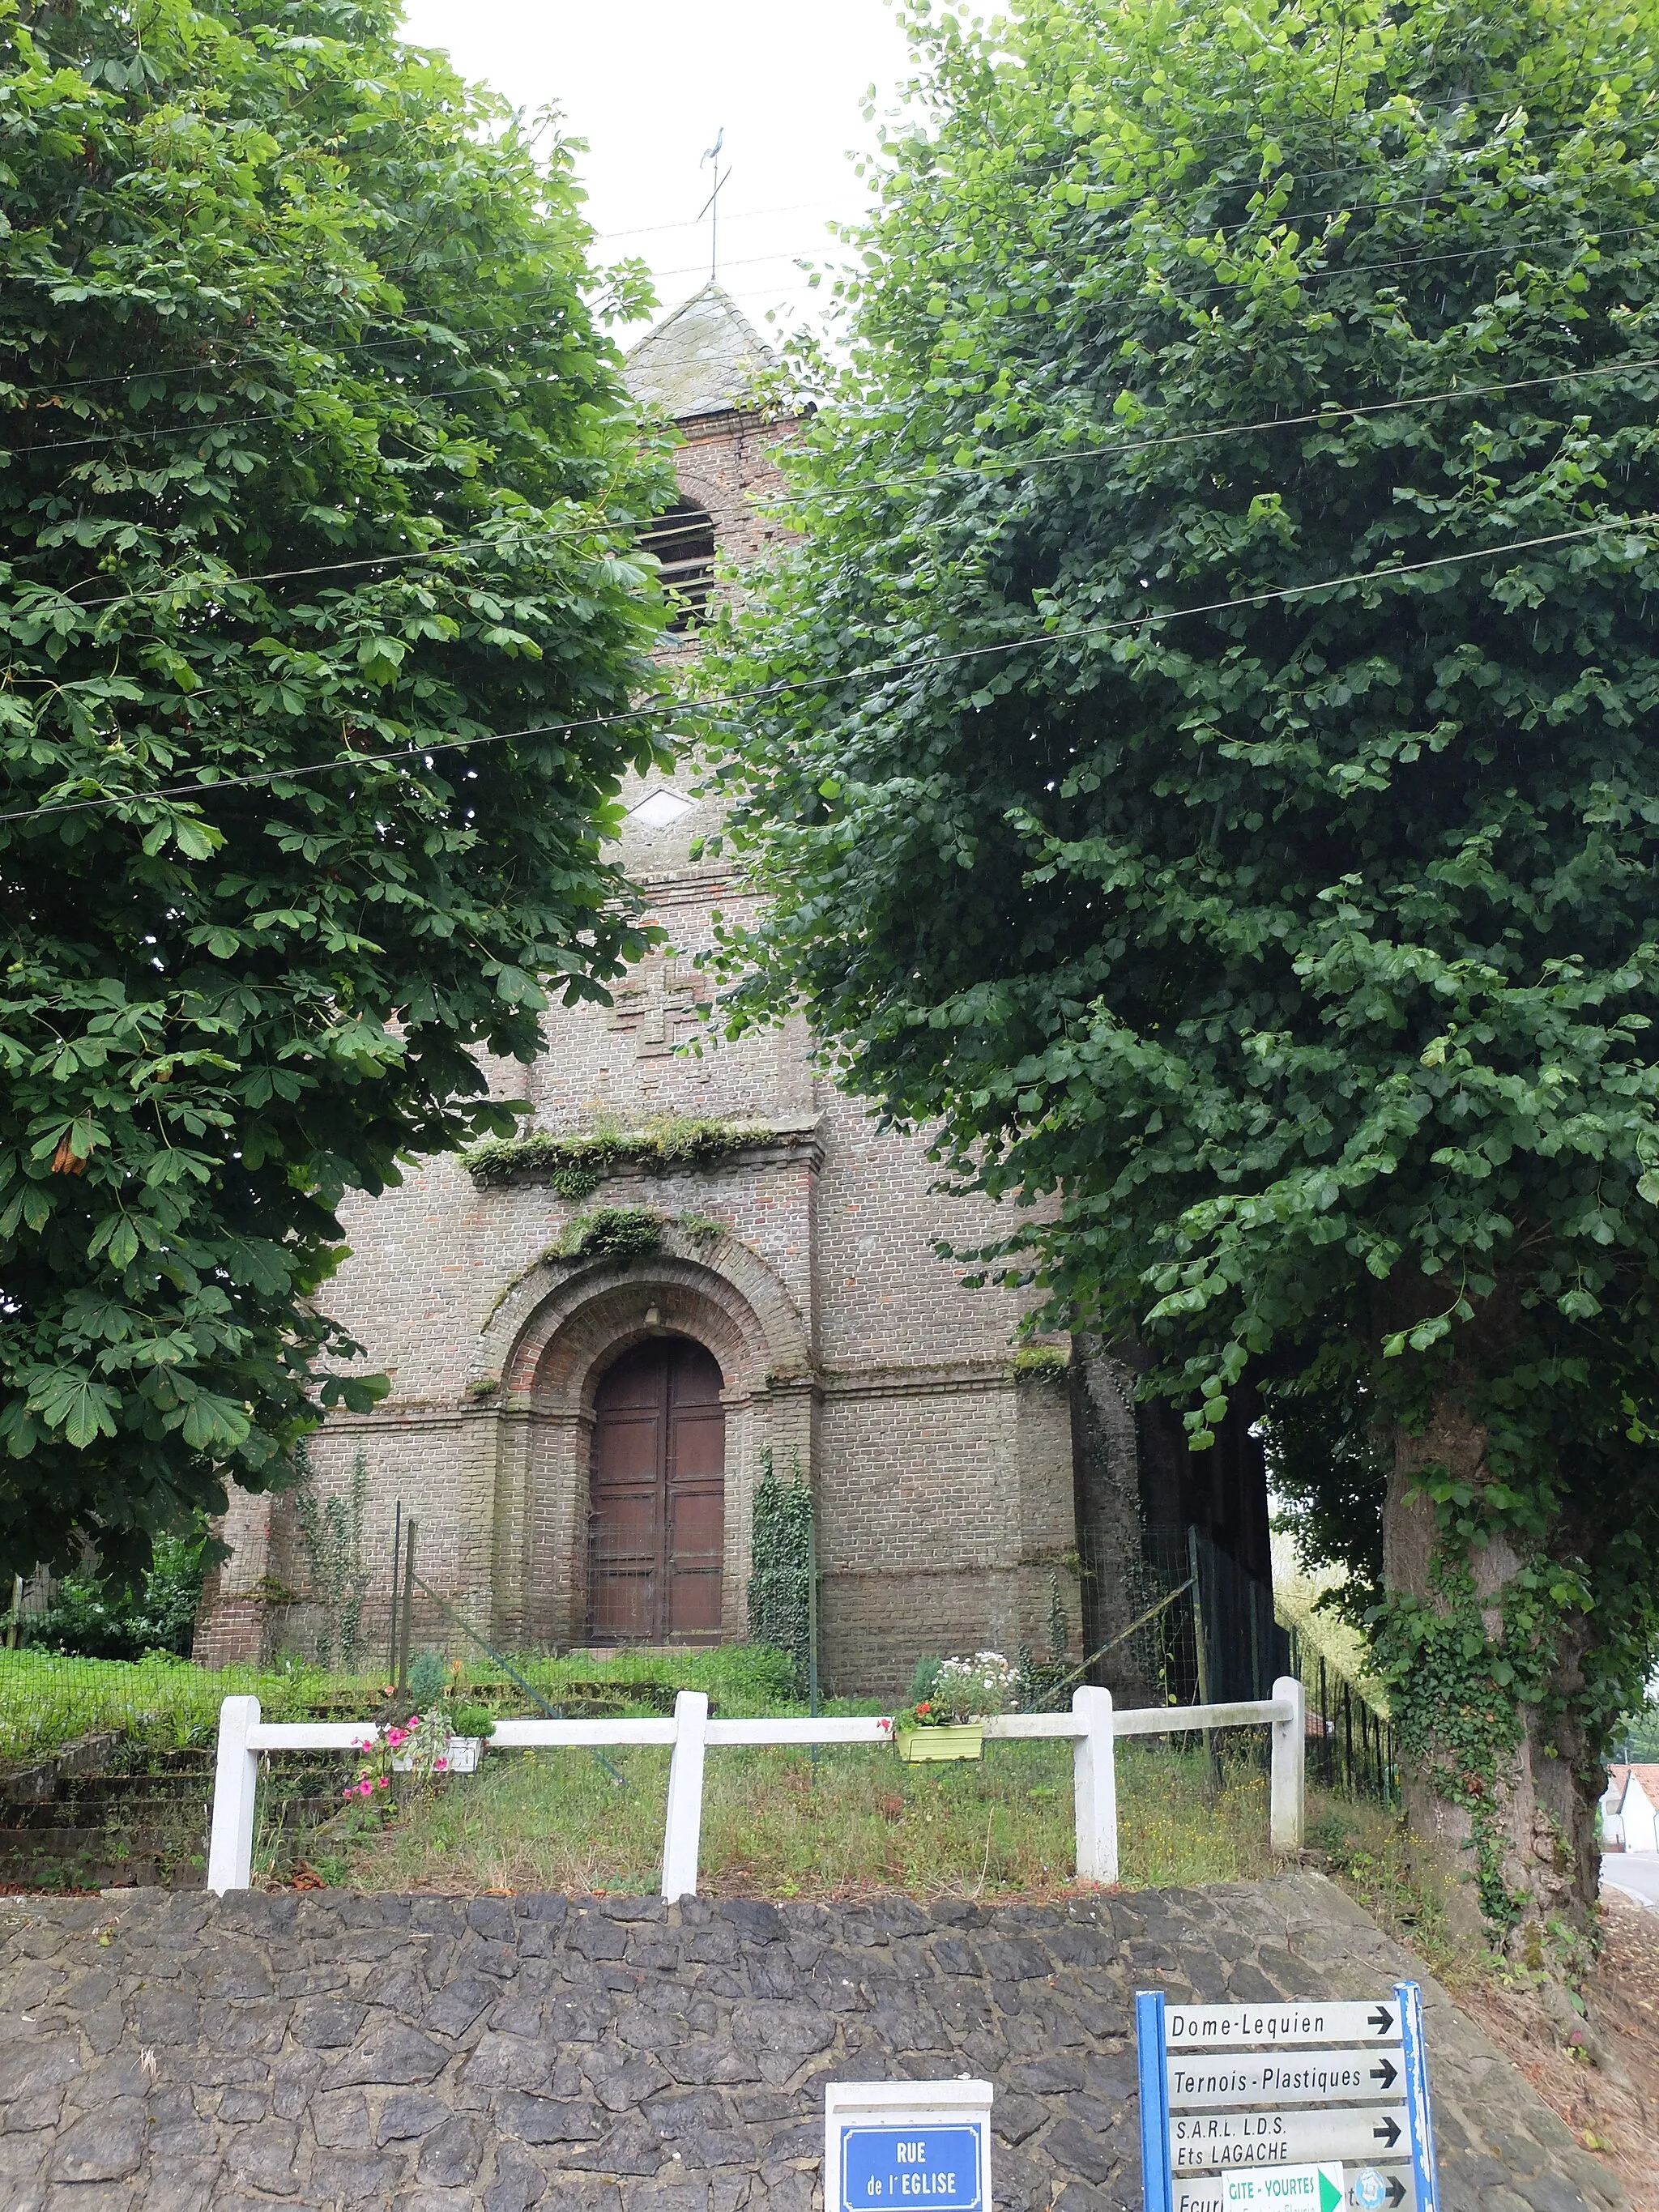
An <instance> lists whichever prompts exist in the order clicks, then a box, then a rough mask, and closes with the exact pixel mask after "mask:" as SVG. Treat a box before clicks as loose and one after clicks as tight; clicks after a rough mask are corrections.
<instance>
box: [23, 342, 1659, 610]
mask: <svg viewBox="0 0 1659 2212" xmlns="http://www.w3.org/2000/svg"><path fill="white" fill-rule="evenodd" d="M1647 369H1656V370H1659V355H1653V356H1647V357H1644V358H1643V359H1640V360H1637V361H1625V362H1604V363H1603V364H1602V365H1601V367H1599V368H1565V369H1559V370H1557V371H1556V372H1555V373H1554V374H1551V375H1548V376H1528V377H1516V378H1513V379H1510V380H1508V381H1507V382H1503V383H1496V384H1474V385H1464V386H1456V387H1454V388H1452V389H1449V390H1447V391H1444V392H1423V393H1419V394H1418V395H1416V396H1415V397H1413V398H1401V399H1379V400H1375V401H1370V402H1367V403H1364V404H1361V405H1358V406H1341V405H1338V404H1335V403H1332V404H1328V405H1325V406H1323V407H1321V408H1318V409H1315V410H1310V411H1308V412H1307V413H1305V414H1302V415H1270V416H1261V417H1260V418H1259V419H1258V420H1256V421H1255V422H1222V423H1217V424H1214V425H1212V427H1210V428H1206V429H1201V430H1174V431H1170V432H1168V433H1166V434H1165V435H1162V436H1159V437H1156V438H1139V439H1136V440H1133V441H1131V442H1128V443H1119V444H1116V445H1112V446H1093V447H1067V448H1066V450H1064V451H1063V452H1060V453H1013V454H1010V455H1008V456H1007V457H1006V459H1001V458H997V459H988V460H981V461H975V462H945V463H944V464H943V465H941V466H940V467H939V468H938V469H933V470H927V471H920V470H919V471H912V472H910V473H908V474H905V475H896V476H889V477H868V478H866V479H865V480H864V481H863V482H862V483H857V484H855V485H854V486H852V487H850V488H849V489H848V492H846V493H844V494H842V493H838V492H837V491H836V489H833V488H832V489H831V490H830V491H829V493H828V494H827V495H826V496H827V497H829V498H832V499H833V498H836V497H837V496H840V497H843V498H847V497H853V498H855V497H857V496H858V495H861V494H863V493H866V492H871V491H887V490H893V489H900V488H902V487H903V486H905V485H907V484H937V483H942V482H943V481H944V480H945V479H946V478H948V477H969V476H982V477H992V476H995V475H998V474H1000V473H1004V472H1017V471H1020V470H1022V469H1038V468H1051V467H1063V466H1066V465H1070V464H1073V463H1079V462H1084V461H1098V460H1108V461H1121V460H1129V459H1133V458H1134V457H1135V455H1137V454H1139V453H1154V452H1158V451H1160V450H1163V449H1166V448H1169V447H1177V446H1188V445H1195V444H1200V443H1202V442H1205V441H1211V440H1220V439H1225V438H1243V437H1255V436H1259V435H1261V434H1262V433H1264V432H1266V431H1269V430H1292V429H1307V428H1322V427H1330V426H1334V425H1337V424H1340V423H1343V422H1356V421H1363V420H1364V419H1366V418H1368V417H1369V416H1373V415H1391V414H1396V413H1399V412H1400V411H1401V410H1403V409H1407V408H1413V407H1434V406H1443V405H1448V404H1452V403H1455V402H1456V401H1458V400H1468V399H1484V398H1493V397H1494V396H1499V395H1502V394H1504V393H1507V392H1531V391H1536V390H1540V389H1543V388H1546V387H1548V386H1553V385H1557V384H1573V383H1583V382H1589V381H1592V380H1596V379H1598V378H1602V377H1611V376H1630V375H1636V374H1640V373H1641V372H1643V371H1644V370H1647ZM631 527H634V523H633V519H632V518H622V517H618V518H616V519H615V520H613V519H611V517H609V516H606V515H603V514H600V515H596V516H594V517H593V518H592V520H591V521H589V522H587V523H586V524H585V525H584V526H582V527H581V528H580V530H573V531H570V532H550V533H549V534H550V535H552V536H555V537H558V538H565V539H567V540H570V541H574V540H575V539H577V538H582V537H586V536H588V535H590V534H591V533H592V532H596V531H603V530H622V529H628V528H631ZM707 528H708V524H707V523H705V522H701V521H687V522H685V523H684V524H683V525H681V526H677V527H674V528H670V529H666V530H665V529H661V528H653V529H650V530H646V531H641V532H639V533H638V536H637V538H636V540H635V543H636V544H639V545H641V546H653V545H658V544H668V543H670V542H671V541H673V540H676V539H678V538H687V537H696V536H698V535H700V534H701V533H702V532H703V531H705V530H706V529H707ZM491 547H500V548H501V550H509V551H510V550H513V549H512V547H511V545H510V544H503V541H502V540H501V539H499V538H450V539H447V540H445V541H443V542H442V543H441V544H435V545H431V546H426V547H422V548H420V549H418V550H414V551H411V552H407V553H365V554H362V555H359V556H357V557H356V559H354V560H349V561H327V562H311V563H308V564H307V565H306V566H304V567H301V568H263V569H256V570H253V571H251V572H249V573H247V574H237V575H228V576H216V575H210V574H196V575H194V576H179V577H176V578H174V579H173V580H172V581H171V582H169V583H167V584H165V585H149V586H143V588H141V589H137V590H134V591H131V592H111V593H110V594H108V595H107V596H106V597H105V598H103V599H71V598H70V596H69V594H70V591H71V590H72V589H73V588H74V587H73V586H63V587H61V589H60V591H59V594H58V596H59V597H60V598H61V599H64V601H65V603H66V604H67V605H70V606H72V607H75V608H76V609H77V610H79V611H82V612H84V613H88V614H90V613H92V612H93V611H94V610H95V609H97V608H100V607H112V606H120V605H124V604H126V603H128V602H131V601H136V600H142V599H163V598H165V597H167V594H168V593H169V592H178V591H183V590H186V589H188V588H189V587H190V586H191V585H198V584H199V585H202V586H206V587H207V588H208V589H209V590H210V591H221V590H225V589H228V587H229V586H233V585H237V584H271V583H284V582H287V581H289V580H292V579H295V578H300V577H309V576H328V575H337V574H345V573H348V572H349V571H351V570H353V569H357V568H393V567H404V566H406V565H407V564H408V563H410V562H416V561H439V560H442V559H444V558H445V557H446V556H450V555H453V554H458V553H467V552H477V551H482V550H489V548H491ZM39 588H40V589H41V590H42V591H46V590H49V589H50V588H51V587H50V586H44V585H43V586H40V587H39Z"/></svg>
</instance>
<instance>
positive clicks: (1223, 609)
mask: <svg viewBox="0 0 1659 2212" xmlns="http://www.w3.org/2000/svg"><path fill="white" fill-rule="evenodd" d="M1656 522H1659V514H1653V513H1644V514H1633V515H1617V516H1613V517H1611V518H1609V519H1608V520H1606V521H1603V522H1595V523H1589V524H1587V525H1586V526H1583V528H1581V529H1577V530H1559V531H1553V532H1550V533H1549V534H1548V535H1547V536H1545V537H1541V538H1518V539H1515V540H1512V541H1511V542H1510V543H1509V544H1504V545H1486V546H1480V547H1477V548H1475V549H1474V550H1472V551H1470V552H1467V553H1442V554H1437V555H1435V556H1432V557H1431V558H1430V559H1428V560H1426V561H1409V562H1401V563H1398V564H1397V565H1395V567H1392V568H1368V569H1363V570H1359V571H1356V572H1354V573H1352V574H1348V575H1343V576H1327V577H1323V578H1322V579H1320V580H1318V581H1316V582H1313V583H1307V584H1287V585H1282V586H1275V587H1273V589H1270V590H1268V591H1264V592H1246V593H1244V594H1243V596H1242V597H1240V598H1237V599H1211V600H1207V601H1206V602H1204V603H1202V604H1201V605H1197V606H1191V607H1170V608H1166V609H1164V610H1162V611H1159V610H1157V609H1151V608H1149V609H1148V610H1146V611H1145V612H1144V613H1141V614H1137V615H1128V616H1125V617H1121V619H1119V620H1117V621H1115V622H1106V623H1084V624H1082V625H1080V626H1079V627H1078V628H1076V629H1066V630H1034V631H1028V632H1026V633H1024V635H1020V636H1018V637H1013V638H1006V639H1000V640H996V641H993V642H991V643H989V644H987V645H973V646H967V647H963V648H962V649H961V650H960V651H958V652H956V653H933V654H928V655H927V656H925V657H923V658H921V659H900V660H888V661H874V662H872V663H870V664H869V665H866V666H865V667H863V668H851V669H845V670H834V671H828V672H826V673H825V674H823V675H821V676H805V677H797V678H785V679H783V680H782V681H781V682H779V683H776V684H756V685H753V686H751V687H750V689H749V690H744V691H732V692H727V693H725V694H724V695H720V696H715V697H714V698H712V699H701V700H700V699H696V698H692V699H685V698H680V699H674V700H665V701H663V702H660V703H659V704H655V705H653V704H652V703H650V702H644V703H642V704H641V705H640V706H638V707H634V708H629V709H628V710H627V711H626V712H625V713H622V714H591V715H587V716H585V717H583V718H582V719H580V720H574V721H567V722H543V723H537V724H532V725H531V726H528V727H526V728H525V729H520V730H489V731H484V732H481V733H480V734H479V735H478V736H477V737H474V738H432V739H430V740H428V741H426V742H424V743H422V744H410V745H403V746H398V747H395V748H394V749H393V750H391V751H390V752H384V753H366V754H351V755H347V756H345V757H343V758H340V759H337V760H331V761H313V762H312V763H309V764H308V765H302V766H300V767H296V768H276V769H258V770H257V771H255V772H254V773H253V774H252V775H234V776H220V777H216V778H215V779H214V780H213V781H206V782H204V781H201V780H200V779H199V778H198V780H197V781H196V782H195V783H181V784H169V785H164V786H162V787H161V788H160V789H157V790H155V791H149V792H129V793H123V794H121V795H120V796H118V797H105V798H101V799H66V800H60V801H57V802H55V803H53V804H52V805H46V806H31V807H23V808H20V809H18V810H16V811H13V812H11V813H7V814H0V824H3V823H11V822H30V821H35V820H39V819H42V818H44V817H46V816H49V815H57V814H87V813H106V812H109V811H112V810H113V809H114V808H117V807H123V806H137V805H154V804H155V802H157V801H158V800H161V799H197V800H199V799H203V798H204V796H207V795H210V794H211V793H215V792H219V791H238V790H245V789H246V788H248V787H251V786H254V785H260V784H269V783H293V782H297V781H300V780H301V778H302V777H307V776H312V775H332V774H333V773H334V772H335V771H336V770H337V769H380V768H384V767H386V766H389V765H390V764H391V763H393V762H397V761H405V760H423V759H425V758H427V757H428V756H430V755H431V754H434V753H441V752H469V751H471V750H473V748H474V747H476V746H478V745H487V744H510V743H513V742H515V741H518V740H521V739H524V738H549V737H570V736H574V735H576V734H577V733H579V732H581V731H584V730H597V729H606V728H611V727H614V726H616V725H617V724H618V723H624V722H638V721H642V720H654V719H655V718H656V717H657V716H659V715H664V714H666V715H671V716H672V715H678V714H685V713H687V712H688V711H690V712H693V713H696V714H706V713H708V712H709V711H711V710H713V709H717V708H727V707H738V706H744V705H748V704H750V703H751V702H754V701H756V700H757V699H766V698H781V697H782V696H786V695H787V694H788V693H791V692H796V691H806V690H817V689H821V688H823V687H824V686H827V685H836V684H854V683H860V682H862V681H864V680H865V679H866V678H870V677H872V676H892V675H899V676H903V675H921V674H926V673H927V672H929V671H932V670H934V669H939V668H949V667H953V666H956V665H958V664H959V663H961V662H963V661H964V660H977V659H987V658H988V657H989V656H990V655H992V654H995V653H1018V652H1019V651H1021V650H1022V649H1023V648H1024V647H1026V646H1042V645H1066V644H1069V643H1072V642H1073V641H1078V640H1080V639H1085V638H1092V637H1105V636H1110V635H1121V633H1122V632H1123V631H1125V630H1143V629H1152V628H1154V627H1162V626H1163V625H1164V623H1172V622H1182V621H1188V620H1190V619H1192V618H1193V617H1195V616H1199V615H1213V614H1225V613H1231V612H1233V611H1237V610H1240V609H1243V608H1249V607H1261V606H1267V605H1272V604H1273V603H1274V602H1277V601H1283V600H1288V599H1305V598H1307V597H1309V596H1310V594H1311V593H1313V592H1334V591H1341V590H1344V589H1346V588H1347V587H1348V586H1352V585H1359V584H1372V583H1388V582H1389V581H1391V580H1393V579H1395V578H1396V577H1401V576H1417V575H1422V574H1425V573H1426V572H1427V571H1428V570H1430V569H1431V568H1462V567H1465V566H1467V565H1468V563H1470V562H1475V561H1492V560H1498V559H1501V558H1502V557H1503V556H1504V555H1506V554H1510V553H1528V552H1535V551H1539V550H1542V549H1543V548H1544V547H1547V546H1551V545H1567V544H1576V543H1577V542H1578V541H1580V540H1582V539H1583V538H1596V537H1600V536H1601V535H1603V534H1604V533H1605V532H1608V531H1611V530H1641V529H1645V528H1646V527H1647V526H1649V525H1650V524H1652V523H1656Z"/></svg>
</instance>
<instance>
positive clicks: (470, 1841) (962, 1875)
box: [312, 1741, 1269, 1898]
mask: <svg viewBox="0 0 1659 2212" xmlns="http://www.w3.org/2000/svg"><path fill="white" fill-rule="evenodd" d="M606 1755H607V1758H608V1759H609V1760H610V1761H611V1765H612V1766H613V1767H614V1768H615V1769H616V1770H617V1771H618V1772H619V1773H620V1774H621V1775H622V1776H623V1781H622V1783H621V1784H618V1783H617V1781H615V1780H614V1779H613V1778H612V1776H611V1774H610V1773H608V1772H607V1771H606V1770H605V1767H604V1766H603V1765H600V1763H599V1761H598V1760H597V1759H594V1758H592V1755H591V1754H589V1753H585V1752H566V1751H544V1752H520V1753H502V1752H491V1753H488V1754H486V1757H485V1759H484V1764H483V1771H482V1772H481V1773H480V1774H479V1775H478V1776H477V1777H476V1778H467V1779H458V1780H456V1781H453V1782H451V1783H448V1784H444V1785H442V1786H441V1787H439V1788H437V1789H435V1790H431V1791H429V1792H428V1791H419V1792H413V1793H410V1796H408V1797H407V1798H406V1800H405V1802H404V1804H403V1806H402V1807H401V1808H400V1809H399V1812H398V1817H397V1818H396V1820H394V1821H392V1823H391V1825H389V1826H387V1827H386V1828H385V1829H383V1830H380V1831H379V1832H374V1833H371V1834H369V1835H368V1836H366V1837H363V1838H360V1839H357V1840H356V1841H351V1840H348V1839H340V1840H337V1841H336V1842H333V1843H319V1844H318V1845H317V1846H316V1849H315V1850H314V1852H313V1859H312V1863H313V1864H315V1865H318V1866H319V1868H320V1869H321V1870H322V1871H323V1872H325V1874H326V1875H327V1876H328V1877H329V1878H330V1879H331V1880H332V1881H338V1882H343V1883H348V1884H349V1885H350V1886H351V1887H356V1888H366V1889H387V1890H405V1891H406V1890H411V1889H444V1890H455V1891H473V1892H476V1891H478V1890H489V1889H501V1890H507V1889H512V1890H564V1891H568V1892H569V1893H573V1894H579V1893H589V1892H594V1891H617V1892H629V1893H647V1892H650V1891H653V1890H654V1889H655V1888H656V1887H657V1883H658V1880H659V1874H660V1870H661V1860H662V1827H663V1812H664V1804H665V1793H666V1790H667V1780H668V1753H667V1752H666V1751H657V1750H654V1749H647V1748H641V1749H636V1750H632V1751H621V1750H611V1751H610V1752H608V1753H607V1754H606ZM1119 1836H1120V1850H1121V1861H1122V1879H1123V1881H1125V1882H1126V1883H1128V1884H1131V1885H1135V1886H1145V1885H1148V1884H1154V1883H1177V1884H1188V1883H1196V1882H1211V1881H1243V1880H1249V1879H1252V1878H1254V1877H1255V1876H1258V1875H1262V1874H1264V1873H1266V1872H1267V1870H1268V1864H1269V1862H1268V1857H1267V1782H1266V1778H1265V1777H1264V1776H1263V1775H1261V1773H1260V1772H1259V1771H1255V1770H1254V1769H1252V1768H1251V1767H1250V1766H1249V1765H1247V1764H1246V1763H1245V1762H1244V1761H1243V1760H1241V1761H1239V1762H1238V1763H1237V1765H1234V1764H1231V1763H1230V1764H1229V1765H1228V1766H1227V1768H1226V1769H1225V1770H1224V1779H1223V1782H1222V1784H1221V1785H1220V1787H1219V1789H1215V1788H1213V1787H1212V1785H1211V1784H1210V1783H1209V1781H1208V1778H1207V1774H1206V1768H1205V1765H1204V1761H1203V1758H1202V1755H1201V1753H1183V1752H1178V1751H1175V1750H1171V1749H1163V1748H1154V1747H1143V1746H1140V1745H1135V1746H1133V1747H1127V1746H1126V1747H1124V1749H1123V1750H1122V1751H1121V1753H1120V1755H1119ZM1073 1869H1074V1841H1073V1796H1072V1754H1071V1748H1070V1746H1069V1745H1067V1744H1065V1743H1055V1742H1041V1741H1040V1742H1012V1743H999V1744H995V1745H992V1746H988V1747H987V1751H986V1755H985V1757H984V1759H982V1760H981V1761H978V1762H963V1764H961V1765H930V1766H915V1767H912V1766H906V1765H903V1764H902V1762H901V1761H900V1760H899V1759H898V1758H897V1757H896V1754H895V1753H894V1752H893V1751H892V1750H891V1749H890V1748H889V1747H884V1746H876V1745H872V1746H869V1747H865V1746H862V1745H857V1746H854V1745H838V1746H835V1747H826V1748H824V1749H823V1750H822V1751H821V1752H820V1753H819V1756H818V1760H817V1767H816V1769H815V1768H814V1766H813V1764H812V1761H811V1757H810V1756H809V1754H808V1753H805V1752H804V1751H797V1750H794V1749H793V1748H791V1749H783V1748H779V1749H776V1750H772V1749H765V1750H721V1749H716V1750H713V1751H711V1752H710V1753H709V1754H708V1767H707V1771H706V1779H705V1786H704V1798H703V1826H702V1860H701V1872H700V1877H699V1884H698V1886H699V1888H700V1889H701V1890H702V1891H703V1892H704V1893H706V1894H715V1895H719V1894H726V1895H744V1894H748V1895H755V1896H765V1897H811V1898H838V1897H848V1896H854V1895H857V1894H859V1893H860V1892H862V1891H865V1890H867V1889H872V1888H886V1889H903V1890H908V1892H909V1893H911V1894H912V1895H914V1896H916V1897H921V1898H928V1897H940V1896H947V1895H950V1896H969V1897H981V1896H982V1897H986V1898H995V1897H1008V1896H1010V1895H1014V1894H1019V1895H1031V1894H1033V1893H1036V1894H1042V1893H1045V1892H1050V1891H1053V1890H1056V1889H1060V1888H1063V1887H1066V1885H1067V1884H1068V1883H1070V1882H1071V1881H1072V1880H1073Z"/></svg>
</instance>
